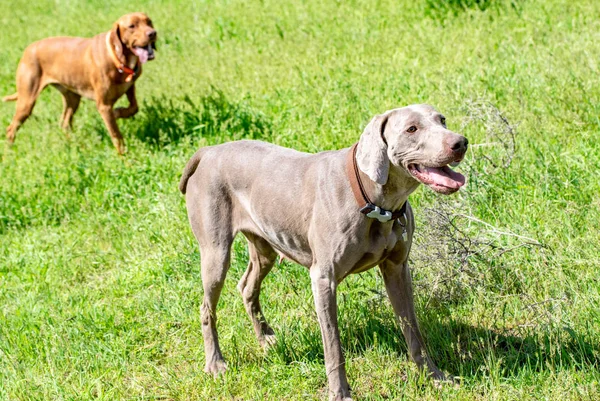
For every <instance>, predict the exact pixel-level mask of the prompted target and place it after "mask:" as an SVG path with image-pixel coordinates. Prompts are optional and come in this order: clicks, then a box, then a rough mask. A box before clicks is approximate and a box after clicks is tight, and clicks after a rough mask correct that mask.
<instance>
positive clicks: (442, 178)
mask: <svg viewBox="0 0 600 401" xmlns="http://www.w3.org/2000/svg"><path fill="white" fill-rule="evenodd" d="M425 172H426V173H427V175H428V176H429V178H430V179H431V181H433V183H434V184H437V185H442V186H444V187H448V188H460V187H462V186H463V185H465V176H464V175H462V174H461V173H457V172H456V171H454V170H452V169H451V168H449V167H448V166H444V167H425Z"/></svg>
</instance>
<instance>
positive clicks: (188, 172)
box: [179, 150, 201, 194]
mask: <svg viewBox="0 0 600 401" xmlns="http://www.w3.org/2000/svg"><path fill="white" fill-rule="evenodd" d="M200 152H201V150H199V151H197V152H196V153H194V156H192V158H191V159H190V161H188V162H187V164H186V165H185V168H184V169H183V174H182V175H181V181H179V190H180V191H181V193H182V194H185V191H186V189H187V182H188V180H189V179H190V177H191V176H192V175H194V173H195V172H196V168H198V164H199V163H200Z"/></svg>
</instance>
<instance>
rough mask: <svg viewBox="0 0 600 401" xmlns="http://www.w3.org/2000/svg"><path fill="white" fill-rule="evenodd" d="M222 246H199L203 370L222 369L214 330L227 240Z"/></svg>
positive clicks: (228, 245) (228, 247)
mask: <svg viewBox="0 0 600 401" xmlns="http://www.w3.org/2000/svg"><path fill="white" fill-rule="evenodd" d="M221 245H222V246H215V245H213V244H211V245H205V246H201V250H200V254H201V258H202V261H201V270H202V286H203V287H204V301H203V302H202V308H201V320H202V335H203V337H204V352H205V357H206V366H205V367H204V371H205V372H207V373H212V374H213V375H217V374H219V373H221V372H224V371H225V369H226V365H225V360H224V359H223V354H221V349H220V348H219V338H218V334H217V303H218V302H219V296H220V295H221V289H222V288H223V283H224V281H225V276H226V275H227V270H228V269H229V258H230V256H229V255H230V247H231V241H230V242H229V243H227V244H221Z"/></svg>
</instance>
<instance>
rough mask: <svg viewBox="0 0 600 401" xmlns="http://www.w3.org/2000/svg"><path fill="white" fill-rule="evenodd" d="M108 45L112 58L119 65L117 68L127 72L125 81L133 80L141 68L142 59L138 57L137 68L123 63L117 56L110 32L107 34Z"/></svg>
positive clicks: (121, 71)
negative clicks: (133, 68) (111, 42)
mask: <svg viewBox="0 0 600 401" xmlns="http://www.w3.org/2000/svg"><path fill="white" fill-rule="evenodd" d="M106 47H107V48H108V54H109V55H110V58H111V59H112V61H113V63H114V64H115V67H117V70H119V72H120V73H121V74H123V73H125V74H127V77H125V82H131V80H132V79H133V77H135V76H136V75H137V73H138V72H139V70H140V59H139V58H138V60H137V63H136V64H135V70H132V69H131V68H129V67H127V66H126V65H125V64H124V63H122V62H121V60H119V59H118V58H117V55H116V54H115V50H114V49H113V47H112V46H111V44H110V32H109V33H107V34H106Z"/></svg>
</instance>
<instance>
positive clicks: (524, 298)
mask: <svg viewBox="0 0 600 401" xmlns="http://www.w3.org/2000/svg"><path fill="white" fill-rule="evenodd" d="M133 10H140V11H146V12H148V14H149V15H150V16H151V17H152V19H153V21H154V22H155V25H156V27H157V29H158V31H159V43H158V53H157V58H156V60H155V61H153V62H151V63H149V64H147V65H146V66H145V67H144V75H143V76H142V77H141V78H140V80H139V81H138V90H137V92H138V98H139V100H140V104H141V109H140V113H139V114H138V115H137V116H136V117H135V118H133V119H131V120H129V121H121V122H120V126H121V128H122V131H123V132H124V136H125V139H126V143H127V145H128V149H129V152H128V154H127V155H126V157H124V158H121V157H119V156H117V154H116V152H115V150H114V149H113V147H112V145H111V143H110V140H109V138H108V134H107V133H106V131H105V128H104V125H103V124H102V121H101V119H100V117H99V115H98V114H97V112H96V111H95V108H94V107H93V104H92V103H91V102H85V103H83V104H82V107H81V108H80V110H79V112H78V114H77V115H76V116H75V130H74V132H73V133H72V135H71V139H69V140H68V139H66V138H65V136H64V134H63V133H62V132H61V131H60V130H59V128H58V118H59V116H60V111H61V101H60V96H59V94H58V93H57V92H56V91H54V90H52V89H47V90H46V91H45V92H44V93H43V95H42V96H41V98H40V99H39V101H38V103H37V105H36V108H35V110H34V114H33V116H32V117H31V118H30V120H28V121H27V123H26V124H25V125H24V126H23V127H22V129H21V130H20V131H19V133H18V135H17V140H16V143H15V145H14V146H13V147H11V148H8V147H5V146H3V145H2V146H1V147H0V155H1V162H0V399H6V400H29V399H49V400H88V399H103V400H119V399H135V400H151V399H173V400H196V399H202V400H213V399H222V400H263V399H265V400H299V399H303V400H304V399H307V400H325V399H327V392H326V378H325V374H324V367H323V361H322V360H323V356H322V345H321V339H320V334H319V330H318V323H317V320H316V315H315V312H314V308H313V303H312V296H311V293H310V285H309V277H308V274H307V271H306V269H305V268H303V267H300V266H297V265H293V264H289V263H287V262H286V263H284V264H283V265H280V266H277V267H276V268H275V269H274V270H273V272H272V273H271V274H270V275H269V276H268V278H267V279H266V281H265V284H264V291H263V295H262V298H261V299H262V303H263V308H264V310H265V313H266V315H267V317H268V318H269V320H270V321H271V323H272V326H273V327H274V329H275V331H276V334H277V335H278V338H279V343H278V344H277V346H276V347H274V348H273V349H271V350H270V351H268V352H267V353H264V352H263V351H262V350H261V349H260V348H259V346H258V344H257V342H256V340H255V338H254V335H253V331H252V328H251V324H250V322H249V319H248V317H247V316H246V313H245V311H244V307H243V304H242V301H241V297H240V296H239V294H238V293H237V290H236V288H235V285H236V283H237V280H238V279H239V278H240V276H241V275H242V273H243V271H244V269H245V266H246V263H247V254H246V251H245V244H244V242H243V241H242V240H241V239H240V240H239V241H237V242H236V244H235V247H234V250H233V263H232V268H231V270H230V272H229V276H228V280H227V281H226V286H225V288H224V291H223V296H222V298H221V302H220V304H219V310H218V313H219V330H220V339H221V345H222V348H223V351H224V354H225V357H226V358H227V360H228V363H229V370H228V372H227V373H226V374H225V375H224V376H223V377H220V378H217V379H213V378H211V377H208V376H206V375H205V374H204V373H203V372H202V368H203V365H204V355H203V347H202V335H201V329H200V322H199V306H200V303H201V297H202V290H201V281H200V269H199V263H200V259H199V253H198V250H197V246H196V244H195V240H194V238H193V235H192V233H191V231H190V229H189V225H188V223H187V217H186V213H185V207H184V200H183V197H182V196H181V195H180V194H179V193H178V191H177V184H178V180H179V176H180V172H181V171H182V169H183V166H184V165H185V163H186V161H187V160H188V158H189V157H190V156H191V155H192V154H193V153H194V152H195V150H196V149H197V148H198V147H200V146H205V145H208V144H214V143H220V142H225V141H229V140H233V139H241V138H254V139H262V140H267V141H271V142H274V143H278V144H281V145H284V146H289V147H293V148H296V149H299V150H304V151H310V152H316V151H320V150H326V149H335V148H341V147H345V146H349V145H350V144H352V143H353V142H354V141H356V140H357V138H358V136H359V135H360V133H361V130H362V128H363V127H364V126H365V124H366V123H367V122H368V120H369V119H370V118H371V117H372V116H373V115H374V114H377V113H380V112H382V111H385V110H387V109H390V108H393V107H397V106H402V105H407V104H411V103H421V102H426V103H430V104H433V105H435V106H436V107H438V108H439V109H440V110H441V111H443V112H444V114H445V115H446V116H447V118H448V123H449V127H450V128H451V129H454V130H457V131H460V132H462V133H464V134H465V135H466V136H467V137H468V138H469V140H470V143H472V144H474V145H475V146H472V147H471V150H470V151H469V154H468V158H467V159H468V160H467V163H466V164H465V166H464V168H463V171H466V172H467V173H468V175H469V180H470V184H469V185H468V186H467V187H466V188H465V190H463V191H461V193H460V194H457V195H454V196H452V197H451V198H445V199H444V200H443V201H442V200H441V199H440V197H439V196H437V195H435V194H433V193H432V192H431V191H429V190H427V189H424V188H423V189H419V190H418V191H417V193H415V194H414V195H413V196H412V197H411V202H412V204H413V207H414V209H415V210H416V213H417V216H418V217H417V218H418V225H419V227H418V238H417V241H416V244H415V246H414V248H413V252H414V255H413V262H414V263H413V267H414V268H413V277H414V281H415V287H416V289H415V292H416V303H417V310H418V315H419V319H420V321H421V328H422V330H423V332H424V334H425V337H426V339H427V344H428V348H429V350H430V353H431V354H432V356H433V359H434V360H435V361H436V362H437V363H438V365H439V366H440V367H441V368H442V369H443V370H445V371H447V372H449V373H452V374H454V375H458V376H461V377H462V385H461V386H460V387H458V388H453V387H443V388H441V389H436V388H435V387H434V386H432V385H431V384H430V383H428V382H427V381H425V380H423V378H422V377H420V376H419V374H418V372H417V370H416V368H415V367H414V365H413V364H412V363H410V362H409V361H408V357H407V354H406V346H405V344H404V340H403V338H402V336H401V334H400V331H399V328H398V325H397V323H396V322H395V320H394V316H393V313H392V310H391V306H390V305H389V302H388V301H387V299H386V297H385V295H383V294H384V293H385V291H384V289H383V283H382V279H381V277H380V275H379V274H378V273H377V271H376V270H375V269H374V270H372V271H369V272H366V273H363V274H361V275H359V276H354V277H351V278H349V279H348V280H346V281H345V282H344V283H343V284H342V285H341V287H340V288H341V289H340V294H339V306H340V327H341V331H342V341H343V347H344V349H345V351H346V356H347V360H348V363H347V365H348V375H349V379H350V382H351V386H352V389H353V394H354V397H355V398H356V399H360V400H382V399H406V400H415V399H418V400H421V399H424V400H439V399H447V400H449V399H452V400H454V399H458V400H507V399H511V400H513V399H514V400H529V399H535V400H538V399H546V400H557V399H560V400H596V399H599V398H600V383H599V380H600V373H599V369H600V345H599V344H600V290H599V287H600V286H599V284H598V277H599V273H598V272H599V271H600V258H599V256H598V255H599V247H600V201H599V197H598V194H600V141H599V138H600V127H599V125H600V119H599V117H598V116H599V115H600V74H599V68H598V59H599V57H600V18H599V17H600V3H598V2H596V1H592V0H581V1H577V2H571V1H560V0H553V1H542V0H532V1H524V0H522V1H500V0H482V1H477V0H461V1H450V0H446V1H442V2H436V1H430V0H427V1H422V2H411V1H400V2H399V1H377V2H367V1H348V2H328V1H312V0H311V1H302V2H300V1H271V0H265V1H261V2H240V1H221V0H218V1H204V2H196V1H194V2H192V1H183V0H181V1H150V2H145V3H144V2H139V1H136V0H134V1H132V2H128V3H127V4H126V5H124V3H123V2H122V1H114V0H108V1H104V2H96V1H85V2H75V1H49V0H36V1H23V0H8V1H3V2H1V3H0V22H1V26H2V35H0V60H1V62H0V94H2V95H5V94H10V93H13V91H14V73H15V70H16V66H17V63H18V60H19V57H20V55H21V53H22V51H23V49H24V48H25V46H26V45H27V44H28V43H30V42H32V41H34V40H37V39H40V38H43V37H47V36H53V35H77V36H91V35H93V34H96V33H98V32H101V31H104V30H108V29H109V27H110V26H111V24H112V22H113V21H114V20H116V19H117V18H118V17H119V16H120V15H121V14H124V13H126V12H129V11H133ZM490 103H491V104H493V105H494V107H496V108H497V109H498V110H500V111H501V113H502V115H503V116H505V117H506V119H507V120H508V121H509V122H510V124H512V125H513V126H515V127H516V133H517V134H516V151H515V154H514V157H513V159H512V163H510V165H508V166H507V167H501V168H495V167H494V166H493V164H494V163H495V164H498V163H499V162H501V160H502V157H503V154H504V153H503V149H502V147H501V146H499V145H498V144H497V143H496V142H497V141H496V139H497V138H495V137H494V131H493V129H492V131H488V130H486V128H490V127H492V128H493V127H494V126H495V125H494V124H496V123H495V122H494V121H492V120H493V114H490V113H488V111H489V110H492V109H490V108H489V106H486V105H488V104H490ZM13 111H14V104H12V103H10V104H3V105H0V125H2V126H3V127H4V126H7V125H8V123H9V122H10V119H11V117H12V113H13ZM474 116H482V119H476V118H475V119H474V118H473V117H474ZM496 125H497V124H496ZM440 207H445V208H446V209H448V210H451V211H452V213H453V216H456V217H455V220H453V222H454V223H455V224H456V228H457V229H458V231H452V230H453V228H452V226H451V225H450V226H449V225H448V222H444V221H441V222H440V221H439V219H438V220H436V217H435V216H436V215H435V213H434V212H433V210H437V209H439V208H440ZM458 215H462V216H458ZM465 216H467V217H465ZM473 218H475V219H478V220H480V221H482V222H484V223H486V224H488V225H489V226H488V225H486V224H484V223H481V222H478V221H475V220H473ZM440 230H441V231H440ZM444 230H446V231H444ZM448 230H449V231H448ZM499 232H502V233H499ZM503 233H509V234H510V235H507V234H503ZM514 234H516V235H520V236H524V237H528V238H530V239H532V240H535V241H537V242H539V243H541V244H542V245H543V246H537V245H526V246H520V245H522V242H523V241H522V239H520V238H519V237H516V236H514ZM453 239H458V240H460V244H465V243H466V244H469V241H471V243H470V245H469V246H470V248H469V249H467V252H465V251H464V249H462V250H461V249H460V247H459V245H457V243H456V241H454V240H453ZM435 241H440V242H439V243H440V244H441V246H435V244H437V242H435ZM530 242H532V241H530ZM432 244H434V246H432Z"/></svg>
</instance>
